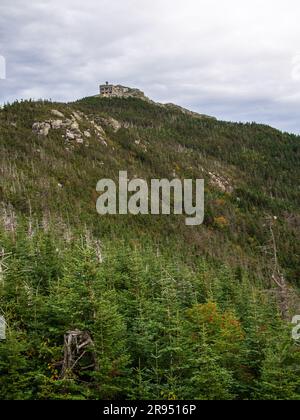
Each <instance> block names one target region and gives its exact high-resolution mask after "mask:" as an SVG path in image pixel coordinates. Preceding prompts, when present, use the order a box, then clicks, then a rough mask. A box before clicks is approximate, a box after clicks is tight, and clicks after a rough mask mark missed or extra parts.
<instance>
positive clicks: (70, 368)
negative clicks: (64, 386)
mask: <svg viewBox="0 0 300 420" xmlns="http://www.w3.org/2000/svg"><path fill="white" fill-rule="evenodd" d="M85 356H86V359H87V360H88V361H89V362H88V364H87V365H84V364H83V365H81V366H79V362H80V361H82V360H83V358H84V357H85ZM97 368H98V366H97V359H96V353H95V350H94V342H93V340H92V338H91V336H90V334H89V333H88V332H87V331H79V330H74V331H68V332H67V333H66V334H65V336H64V360H63V363H62V371H61V375H60V378H61V379H70V378H72V377H73V376H74V372H75V370H79V371H84V370H88V369H91V370H97Z"/></svg>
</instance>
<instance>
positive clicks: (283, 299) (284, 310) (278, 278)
mask: <svg viewBox="0 0 300 420" xmlns="http://www.w3.org/2000/svg"><path fill="white" fill-rule="evenodd" d="M276 220H277V219H276V218H274V217H268V221H269V229H270V234H271V245H272V254H273V269H272V276H271V279H272V282H273V283H274V284H275V285H276V286H277V290H278V297H279V307H280V311H281V314H282V317H283V318H284V319H289V306H290V305H289V287H288V284H287V281H286V279H285V277H284V274H283V273H282V271H281V267H280V264H279V261H278V248H277V243H276V237H275V234H274V229H273V226H274V223H275V221H276Z"/></svg>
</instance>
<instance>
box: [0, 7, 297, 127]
mask: <svg viewBox="0 0 300 420" xmlns="http://www.w3.org/2000/svg"><path fill="white" fill-rule="evenodd" d="M299 12H300V3H299V1H298V0H286V1H285V2H284V1H282V0H264V1H263V2H262V1H258V0H252V1H250V0H244V1H243V2H241V1H240V0H226V2H225V1H221V0H186V1H183V0H163V1H162V0H151V1H150V0H139V1H138V0H86V1H85V2H82V1H78V0H72V1H71V0H52V1H51V2H49V1H46V0H32V1H31V2H30V3H28V2H26V1H25V0H14V2H11V1H10V0H1V5H0V28H1V29H0V39H1V43H0V55H3V56H5V58H6V61H7V79H6V80H0V92H1V94H0V95H1V96H0V101H1V102H4V101H7V100H13V99H16V98H21V97H22V98H24V97H35V98H37V97H41V96H43V97H47V98H52V99H55V100H72V99H77V98H80V97H82V96H87V95H92V94H95V93H97V86H98V84H99V83H100V82H103V81H105V80H111V81H112V82H118V83H123V84H126V85H133V86H137V87H139V88H141V89H143V90H144V91H145V92H146V94H148V95H149V96H151V97H153V98H154V99H155V100H159V101H173V102H176V103H178V104H181V105H184V106H187V107H190V108H192V109H195V110H199V111H200V112H204V113H208V114H212V115H216V116H217V117H219V118H222V119H230V120H251V121H252V120H256V121H258V122H264V123H269V124H272V125H275V126H277V127H279V128H282V129H285V130H290V131H295V132H300V122H299V121H300V119H299V113H300V111H298V110H299V109H300V107H299V105H300V76H299V78H298V77H295V75H296V76H297V75H298V73H299V74H300V72H299V67H300V66H299V61H297V60H298V58H297V57H299V54H300V46H299V39H300V26H299V24H298V18H299Z"/></svg>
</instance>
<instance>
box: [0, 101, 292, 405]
mask: <svg viewBox="0 0 300 420" xmlns="http://www.w3.org/2000/svg"><path fill="white" fill-rule="evenodd" d="M299 162H300V138H299V137H298V136H295V135H290V134H287V133H281V132H279V131H278V130H275V129H273V128H271V127H268V126H264V125H258V124H255V123H252V124H241V123H230V122H222V121H217V120H216V119H214V118H211V117H207V116H205V115H200V114H194V113H192V112H188V111H186V110H184V109H182V108H180V107H176V106H174V105H165V106H162V105H160V104H155V103H153V102H151V101H145V100H142V99H140V98H101V97H90V98H85V99H82V100H79V101H77V102H75V103H69V104H63V103H51V102H47V101H45V102H42V101H40V102H33V101H24V102H16V103H14V104H11V105H6V106H5V107H4V108H3V109H1V110H0V175H1V177H0V220H1V223H0V315H1V314H2V315H3V316H4V317H5V319H6V322H7V339H6V340H5V341H0V373H1V374H0V397H2V398H4V399H17V398H21V399H31V398H34V399H52V398H54V399H98V398H117V399H124V398H129V399H131V398H143V399H147V398H150V399H151V398H152V399H160V398H162V399H164V398H165V399H176V398H178V399H193V398H195V399H265V398H267V399H273V398H274V399H294V398H296V399H299V398H300V383H299V372H298V369H299V357H300V356H299V354H300V353H299V348H298V347H297V346H296V345H295V343H294V341H293V340H292V339H291V327H290V325H289V321H290V320H291V318H292V316H293V315H295V314H296V313H297V311H298V310H299V298H298V287H299V286H300V260H299V255H300V240H299V232H300V210H299V209H300V185H299V180H300V165H299ZM121 170H126V171H127V172H128V177H129V178H130V179H132V178H136V177H138V178H144V179H146V180H147V181H149V180H150V179H153V178H158V179H162V178H167V179H173V178H175V177H176V178H180V179H185V178H188V179H199V178H200V179H201V178H204V180H205V220H204V224H203V225H200V226H196V227H188V226H186V225H185V216H184V215H183V216H178V215H171V216H163V215H160V216H150V215H147V216H146V215H144V216H141V215H139V216H133V215H128V216H119V215H115V216H100V215H98V214H97V212H96V200H97V198H98V196H99V194H98V193H97V192H96V184H97V182H98V180H100V179H101V178H112V179H114V180H115V181H117V180H118V175H119V171H121ZM70 331H72V332H73V335H74V334H75V336H76V334H79V333H80V332H81V333H82V334H83V337H85V338H86V337H88V342H89V344H90V347H89V348H88V351H87V352H86V353H85V354H84V355H82V354H80V353H78V354H76V355H75V354H74V360H73V362H74V363H73V364H70V363H69V364H68V363H67V362H66V360H64V350H65V349H64V345H66V342H64V336H65V335H66V334H67V333H69V334H70ZM91 344H92V345H91ZM83 356H84V357H83Z"/></svg>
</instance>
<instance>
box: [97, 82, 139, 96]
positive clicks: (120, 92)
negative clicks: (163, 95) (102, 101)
mask: <svg viewBox="0 0 300 420" xmlns="http://www.w3.org/2000/svg"><path fill="white" fill-rule="evenodd" d="M100 96H103V97H104V98H129V97H138V98H141V99H144V98H145V95H144V93H143V92H141V91H140V90H139V89H132V88H129V87H125V86H121V85H112V84H110V83H108V82H106V84H105V85H100Z"/></svg>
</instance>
